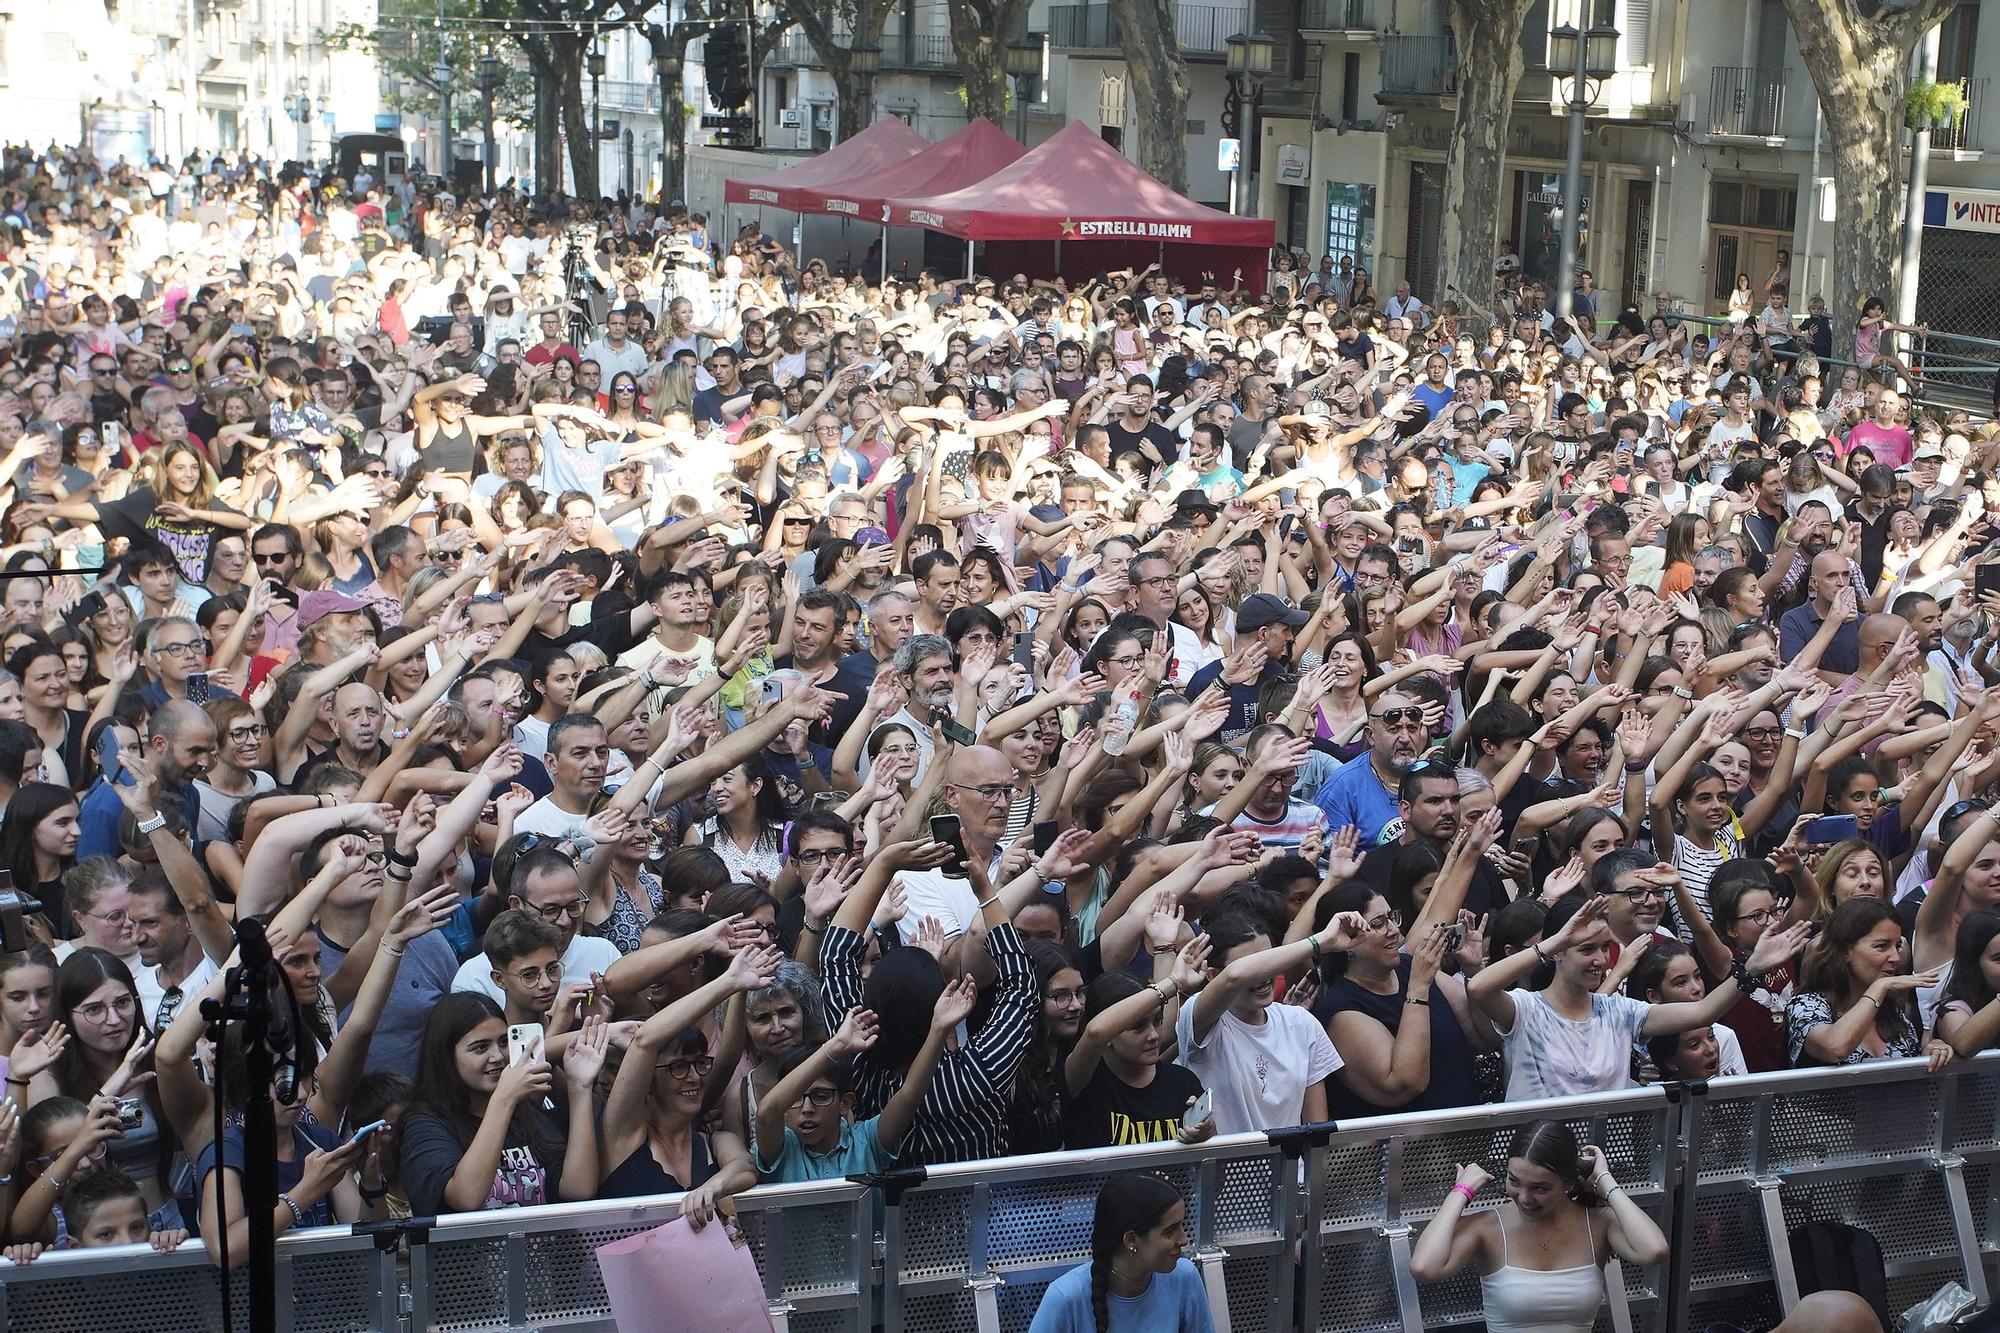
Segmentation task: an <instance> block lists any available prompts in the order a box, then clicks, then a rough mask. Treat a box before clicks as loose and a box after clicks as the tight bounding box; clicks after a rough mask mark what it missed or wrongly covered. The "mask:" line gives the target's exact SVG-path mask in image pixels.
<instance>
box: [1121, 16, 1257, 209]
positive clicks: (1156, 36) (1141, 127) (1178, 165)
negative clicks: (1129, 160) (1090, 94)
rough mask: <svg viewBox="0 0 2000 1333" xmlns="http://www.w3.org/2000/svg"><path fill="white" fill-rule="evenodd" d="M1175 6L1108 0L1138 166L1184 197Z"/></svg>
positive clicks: (1182, 93) (1182, 76) (1184, 96)
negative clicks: (1121, 54) (1122, 54)
mask: <svg viewBox="0 0 2000 1333" xmlns="http://www.w3.org/2000/svg"><path fill="white" fill-rule="evenodd" d="M1175 8H1176V6H1175V3H1174V0H1111V17H1112V18H1113V19H1115V20H1116V21H1117V23H1118V32H1119V43H1120V45H1121V46H1122V47H1123V48H1124V52H1125V68H1126V70H1127V72H1128V75H1129V77H1130V80H1131V82H1130V84H1129V85H1128V87H1127V88H1126V95H1125V107H1126V118H1127V119H1128V120H1131V121H1133V123H1134V125H1135V128H1136V129H1137V130H1138V133H1139V158H1138V161H1139V165H1140V166H1141V167H1143V168H1145V170H1146V172H1147V174H1149V175H1151V176H1153V177H1155V178H1157V179H1159V180H1160V181H1162V182H1164V183H1165V184H1166V185H1168V186H1169V187H1171V188H1173V189H1176V190H1179V191H1181V192H1182V193H1183V194H1185V193H1186V192H1187V181H1188V175H1187V103H1188V77H1187V64H1186V62H1184V61H1183V60H1182V59H1181V51H1180V39H1179V37H1178V36H1177V35H1176V33H1175V31H1174V10H1175ZM1135 105H1136V106H1137V107H1138V110H1137V112H1136V113H1135V112H1134V111H1133V109H1132V108H1133V107H1134V106H1135ZM1244 151H1245V152H1246V153H1247V152H1248V151H1249V150H1248V149H1245V150H1244Z"/></svg>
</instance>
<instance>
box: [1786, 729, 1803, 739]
mask: <svg viewBox="0 0 2000 1333" xmlns="http://www.w3.org/2000/svg"><path fill="white" fill-rule="evenodd" d="M1785 734H1786V735H1787V736H1790V737H1791V738H1792V739H1793V740H1795V741H1802V740H1804V739H1805V738H1806V729H1805V728H1804V727H1786V728H1785Z"/></svg>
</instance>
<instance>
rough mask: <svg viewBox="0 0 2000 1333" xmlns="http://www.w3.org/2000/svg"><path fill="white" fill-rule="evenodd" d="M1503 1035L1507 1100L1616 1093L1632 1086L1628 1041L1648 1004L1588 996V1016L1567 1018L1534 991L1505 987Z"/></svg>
mask: <svg viewBox="0 0 2000 1333" xmlns="http://www.w3.org/2000/svg"><path fill="white" fill-rule="evenodd" d="M1507 995H1508V997H1509V998H1510V999H1512V1000H1513V1001H1514V1026H1513V1027H1512V1028H1511V1029H1509V1028H1501V1029H1500V1035H1501V1036H1503V1037H1505V1038H1506V1054H1507V1100H1508V1101H1510V1102H1524V1101H1528V1100H1530V1099H1532V1098H1535V1097H1571V1096H1578V1095H1582V1094H1585V1093H1592V1092H1616V1091H1617V1090H1618V1089H1620V1088H1629V1087H1631V1086H1632V1043H1633V1042H1635V1041H1637V1040H1638V1038H1639V1029H1640V1028H1641V1027H1643V1026H1644V1025H1645V1022H1646V1015H1647V1014H1649V1013H1651V1012H1652V1011H1653V1006H1652V1005H1650V1004H1647V1003H1645V1002H1644V1001H1641V1000H1633V999H1628V998H1627V997H1625V996H1623V995H1593V996H1591V997H1590V1017H1589V1018H1587V1019H1585V1020H1584V1021H1583V1022H1581V1023H1574V1022H1571V1021H1570V1020H1569V1019H1567V1018H1564V1017H1563V1016H1562V1015H1561V1014H1559V1013H1557V1012H1556V1011H1555V1010H1554V1009H1552V1008H1550V1007H1549V1002H1548V1001H1547V1000H1545V999H1543V998H1542V993H1541V992H1540V991H1532V990H1511V991H1508V992H1507Z"/></svg>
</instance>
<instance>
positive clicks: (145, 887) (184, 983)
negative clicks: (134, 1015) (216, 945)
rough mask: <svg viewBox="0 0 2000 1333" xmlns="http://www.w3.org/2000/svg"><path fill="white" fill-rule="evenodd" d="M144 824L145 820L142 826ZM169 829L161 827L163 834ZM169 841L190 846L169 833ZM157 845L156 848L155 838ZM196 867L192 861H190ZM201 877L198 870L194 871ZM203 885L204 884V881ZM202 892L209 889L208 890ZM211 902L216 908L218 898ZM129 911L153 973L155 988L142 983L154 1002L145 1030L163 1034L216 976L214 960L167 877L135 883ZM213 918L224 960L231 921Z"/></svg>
mask: <svg viewBox="0 0 2000 1333" xmlns="http://www.w3.org/2000/svg"><path fill="white" fill-rule="evenodd" d="M145 822H146V821H141V827H144V824H145ZM165 829H166V826H165V825H164V824H162V825H161V832H163V833H164V832H165ZM166 841H169V842H173V843H175V845H177V846H181V847H182V851H183V852H185V851H186V848H185V846H184V845H182V844H180V843H179V842H178V841H177V840H176V839H174V838H172V836H171V835H168V837H167V838H166ZM155 845H156V846H157V845H158V843H157V840H156V843H155ZM188 864H189V866H190V867H193V865H194V863H193V861H192V860H190V861H189V862H188ZM196 873H197V874H199V870H197V871H196ZM203 883H204V885H205V881H203ZM203 891H204V893H205V892H206V889H205V887H204V890H203ZM207 901H208V904H209V906H210V907H211V908H213V907H214V903H215V900H214V899H213V898H209V899H208V900H207ZM125 910H126V912H127V913H129V914H130V916H131V918H132V932H133V939H134V941H135V942H136V943H137V944H138V946H139V962H140V963H141V964H142V965H143V966H144V967H145V968H146V969H147V970H148V971H150V972H151V974H152V976H151V978H150V980H151V984H150V985H146V984H141V986H140V988H139V992H140V995H141V997H142V998H146V999H151V1000H152V1001H153V1004H152V1006H151V1007H150V1008H148V1009H147V1011H146V1026H147V1027H149V1028H151V1029H152V1030H154V1031H155V1032H158V1031H161V1030H162V1029H164V1028H165V1026H166V1025H167V1024H169V1023H171V1022H173V1020H174V1015H175V1014H176V1013H178V1012H179V1011H180V1008H181V1006H182V1005H184V1004H185V1003H187V1000H188V997H189V996H192V995H198V994H200V993H201V989H202V987H204V986H206V985H207V984H208V983H209V982H210V981H211V980H212V979H213V978H214V977H215V974H216V972H217V970H218V969H217V967H216V960H215V959H214V958H212V957H211V956H210V955H209V953H208V951H207V950H206V949H205V948H204V947H203V946H202V942H201V940H200V938H198V937H197V936H196V935H195V932H194V928H193V926H192V925H191V924H190V921H189V917H188V909H187V908H186V906H184V905H183V904H182V902H181V900H180V897H179V895H178V894H177V892H176V891H175V890H174V888H173V886H172V885H170V884H169V883H168V882H167V879H166V876H164V875H162V874H160V873H158V872H157V871H148V872H147V873H145V874H143V875H141V876H139V878H137V879H135V880H133V881H132V888H131V898H130V900H129V901H128V903H127V904H126V908H125ZM215 920H216V921H218V922H219V923H220V924H221V927H222V939H223V941H225V943H224V945H223V950H222V956H223V957H224V958H227V957H228V956H229V949H230V948H231V947H233V940H232V938H231V936H230V932H229V922H228V919H227V918H225V917H222V916H221V915H220V913H219V912H218V913H216V915H215Z"/></svg>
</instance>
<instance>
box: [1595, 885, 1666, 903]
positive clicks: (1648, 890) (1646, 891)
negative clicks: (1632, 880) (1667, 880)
mask: <svg viewBox="0 0 2000 1333" xmlns="http://www.w3.org/2000/svg"><path fill="white" fill-rule="evenodd" d="M1604 896H1605V897H1607V898H1624V899H1627V900H1629V901H1631V902H1635V903H1636V902H1644V901H1645V900H1646V899H1648V898H1658V899H1660V900H1661V901H1662V902H1664V901H1666V897H1667V891H1666V890H1665V889H1663V888H1661V887H1660V886H1659V885H1657V884H1638V885H1634V886H1633V887H1632V888H1629V889H1612V890H1610V891H1609V892H1607V893H1606V894H1605V895H1604Z"/></svg>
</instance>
